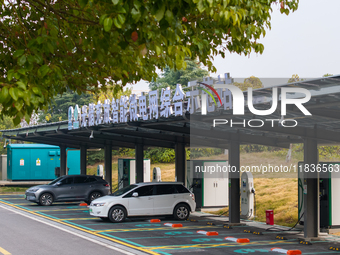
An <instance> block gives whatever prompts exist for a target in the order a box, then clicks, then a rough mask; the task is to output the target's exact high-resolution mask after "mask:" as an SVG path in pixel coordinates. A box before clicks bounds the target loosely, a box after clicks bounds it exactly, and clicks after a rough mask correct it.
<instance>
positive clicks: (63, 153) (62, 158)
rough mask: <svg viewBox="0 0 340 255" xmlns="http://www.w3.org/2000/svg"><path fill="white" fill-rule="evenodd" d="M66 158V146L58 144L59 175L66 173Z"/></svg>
mask: <svg viewBox="0 0 340 255" xmlns="http://www.w3.org/2000/svg"><path fill="white" fill-rule="evenodd" d="M66 167H67V158H66V146H65V145H60V176H63V175H66Z"/></svg>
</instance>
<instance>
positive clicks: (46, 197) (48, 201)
mask: <svg viewBox="0 0 340 255" xmlns="http://www.w3.org/2000/svg"><path fill="white" fill-rule="evenodd" d="M108 194H110V185H109V184H108V182H107V181H105V180H103V178H102V177H100V176H94V175H65V176H61V177H59V178H57V179H55V180H54V181H52V182H51V183H49V184H46V185H38V186H34V187H31V188H29V189H28V190H26V192H25V199H26V200H29V201H32V202H36V203H38V204H40V205H52V203H53V202H73V201H85V202H86V203H88V204H90V203H91V201H92V200H94V199H96V198H98V197H101V196H105V195H108Z"/></svg>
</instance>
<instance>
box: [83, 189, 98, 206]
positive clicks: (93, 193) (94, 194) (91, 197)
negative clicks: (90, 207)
mask: <svg viewBox="0 0 340 255" xmlns="http://www.w3.org/2000/svg"><path fill="white" fill-rule="evenodd" d="M101 196H102V193H100V192H99V191H94V192H92V193H91V194H90V195H89V199H88V200H86V201H85V202H86V203H88V204H91V202H92V201H93V200H95V199H97V198H99V197H101Z"/></svg>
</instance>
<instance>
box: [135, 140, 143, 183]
mask: <svg viewBox="0 0 340 255" xmlns="http://www.w3.org/2000/svg"><path fill="white" fill-rule="evenodd" d="M135 159H136V183H139V182H143V181H144V151H143V144H142V143H137V144H136V145H135Z"/></svg>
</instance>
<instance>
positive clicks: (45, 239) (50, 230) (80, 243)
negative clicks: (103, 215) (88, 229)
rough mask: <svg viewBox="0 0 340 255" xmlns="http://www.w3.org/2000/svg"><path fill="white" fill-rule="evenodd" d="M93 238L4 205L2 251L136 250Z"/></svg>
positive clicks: (36, 254) (89, 253)
mask: <svg viewBox="0 0 340 255" xmlns="http://www.w3.org/2000/svg"><path fill="white" fill-rule="evenodd" d="M61 229H63V230H64V231H61ZM65 231H67V232H65ZM70 232H73V233H74V234H72V233H70ZM93 240H94V242H93V241H90V239H87V238H86V236H84V235H81V234H78V233H77V232H75V231H72V230H68V229H67V228H64V227H62V226H57V228H56V227H54V226H53V225H52V224H51V223H50V224H49V225H48V222H47V224H45V223H43V222H42V221H41V220H40V221H39V222H37V221H36V220H35V219H34V217H33V218H32V217H31V216H30V217H29V218H28V217H26V216H23V215H20V214H18V213H15V212H14V211H12V210H7V209H4V208H3V207H2V206H0V255H3V254H4V255H9V254H11V255H31V254H32V255H46V254H49V255H60V254H63V255H68V254H70V255H77V254H81V255H96V254H100V255H106V254H110V255H112V254H115V255H116V254H117V255H119V254H132V253H129V252H124V251H122V250H120V251H121V252H119V249H118V248H116V247H114V246H110V245H109V244H105V243H103V242H101V241H100V240H95V239H93Z"/></svg>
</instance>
